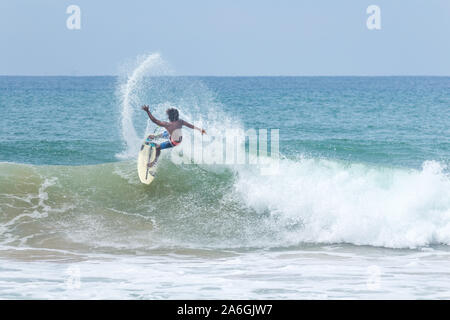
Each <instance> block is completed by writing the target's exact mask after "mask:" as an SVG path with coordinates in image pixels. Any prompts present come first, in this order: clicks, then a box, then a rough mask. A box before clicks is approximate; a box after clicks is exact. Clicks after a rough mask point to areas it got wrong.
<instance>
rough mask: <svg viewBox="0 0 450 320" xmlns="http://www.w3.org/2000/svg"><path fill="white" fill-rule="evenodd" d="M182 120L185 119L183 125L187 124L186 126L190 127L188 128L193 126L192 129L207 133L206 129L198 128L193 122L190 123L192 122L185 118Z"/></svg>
mask: <svg viewBox="0 0 450 320" xmlns="http://www.w3.org/2000/svg"><path fill="white" fill-rule="evenodd" d="M181 121H183V126H186V127H188V128H191V129H195V130H198V131H200V132H201V133H202V134H206V131H205V130H204V129H201V128H198V127H196V126H194V125H193V124H190V123H189V122H187V121H184V120H181Z"/></svg>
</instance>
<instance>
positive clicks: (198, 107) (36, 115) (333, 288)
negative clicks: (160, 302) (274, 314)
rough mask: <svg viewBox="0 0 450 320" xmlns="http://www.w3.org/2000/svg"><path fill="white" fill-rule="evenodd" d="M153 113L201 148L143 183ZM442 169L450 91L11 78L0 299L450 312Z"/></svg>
mask: <svg viewBox="0 0 450 320" xmlns="http://www.w3.org/2000/svg"><path fill="white" fill-rule="evenodd" d="M143 104H148V105H150V109H151V110H153V111H154V113H155V115H156V116H157V117H158V118H161V119H162V120H165V113H164V111H165V110H166V109H167V108H168V107H169V106H174V107H177V108H178V109H179V110H180V114H181V117H182V118H183V119H186V120H188V121H192V122H196V123H200V122H201V125H202V126H203V127H204V128H205V129H206V131H207V133H208V135H206V136H204V137H203V140H201V139H202V137H201V136H200V134H199V133H198V132H195V133H194V132H193V131H191V130H189V129H183V143H182V144H181V145H180V146H178V147H177V148H175V149H172V150H165V151H163V154H162V157H161V159H160V161H159V163H158V173H157V177H156V179H155V180H154V182H153V183H152V184H151V185H149V186H147V185H144V184H141V183H140V181H139V178H138V176H137V171H136V158H137V153H138V150H139V147H140V143H141V141H142V139H143V138H144V137H145V136H146V134H147V133H152V132H159V131H157V129H156V128H155V126H154V125H153V124H151V123H149V122H148V120H147V116H146V114H145V113H144V112H143V111H142V110H140V106H141V105H143ZM230 129H232V130H237V132H244V133H245V132H250V131H251V130H252V129H254V130H256V132H258V136H259V137H260V136H261V133H260V132H261V131H259V130H260V129H266V130H268V133H269V136H270V133H271V132H274V131H275V130H276V129H278V132H279V143H278V145H279V148H278V150H272V151H273V152H269V153H268V155H266V156H264V155H261V154H260V153H258V154H252V153H251V151H250V148H248V155H247V156H248V157H249V158H250V157H251V156H255V157H256V156H259V158H258V159H259V160H258V161H259V162H257V163H250V161H247V162H248V163H247V162H246V163H244V164H242V163H241V164H239V163H220V161H218V160H217V159H220V154H221V152H222V151H223V150H224V149H225V148H227V147H228V146H229V145H230V144H232V143H235V141H234V140H233V141H229V140H232V139H226V137H227V134H228V132H229V131H228V130H230ZM224 137H225V139H224ZM195 139H200V140H201V146H202V153H201V157H200V158H199V157H198V155H197V154H195V153H194V152H190V151H192V149H191V147H192V146H193V143H194V140H195ZM244 140H245V139H244ZM237 141H238V142H236V143H237V144H238V145H239V143H243V144H244V146H245V147H248V145H249V141H247V142H246V141H244V142H242V141H241V142H239V141H240V140H239V139H237ZM268 144H269V146H275V143H274V141H272V140H270V141H269V142H268ZM269 151H270V149H269ZM218 155H219V157H218ZM274 155H277V157H274ZM175 156H177V157H178V159H180V158H181V159H183V161H182V162H181V163H180V162H177V161H174V159H175V158H174V157H175ZM214 159H215V160H214ZM261 159H262V160H261ZM263 160H264V161H266V162H264V161H263ZM267 163H271V164H276V168H277V170H275V171H270V172H269V174H267V172H264V170H262V168H263V167H264V165H265V164H267ZM449 164H450V77H184V76H176V75H175V74H174V73H173V71H171V70H170V68H169V67H167V64H166V63H165V62H164V61H163V60H162V59H161V57H160V56H158V55H149V56H146V57H142V58H140V59H138V61H136V63H133V64H131V65H130V66H128V68H125V70H124V71H123V74H121V75H120V76H117V77H112V76H111V77H19V76H17V77H10V76H2V77H0V298H1V299H16V298H17V299H30V298H33V299H34V298H38V299H48V298H54V299H72V298H82V299H179V298H181V299H207V298H209V299H247V298H248V299H272V298H273V299H285V298H288V299H341V298H350V299H383V298H388V299H400V298H406V299H428V298H439V299H449V298H450V174H449V168H448V165H449Z"/></svg>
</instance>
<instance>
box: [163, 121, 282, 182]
mask: <svg viewBox="0 0 450 320" xmlns="http://www.w3.org/2000/svg"><path fill="white" fill-rule="evenodd" d="M194 125H195V126H198V127H201V124H199V123H195V124H194ZM172 135H173V136H177V135H181V133H178V132H177V130H175V131H174V132H173V133H172ZM279 149H280V130H279V129H248V130H242V129H227V130H225V131H224V132H223V133H221V134H220V135H216V136H211V135H207V136H202V135H196V134H195V135H194V136H193V139H192V141H191V144H190V145H189V147H184V148H182V155H181V154H180V152H172V153H171V160H172V161H173V162H174V163H175V164H191V163H195V164H206V165H255V166H258V168H259V169H260V172H261V174H262V175H274V174H277V173H278V170H279V160H280V150H279ZM178 150H179V149H178Z"/></svg>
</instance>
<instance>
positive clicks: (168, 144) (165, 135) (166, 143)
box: [159, 131, 174, 150]
mask: <svg viewBox="0 0 450 320" xmlns="http://www.w3.org/2000/svg"><path fill="white" fill-rule="evenodd" d="M161 138H167V139H169V140H167V141H164V142H163V143H161V144H160V145H159V146H160V147H161V150H162V149H169V148H173V147H174V145H173V144H172V142H170V136H169V133H168V132H167V131H164V132H163V133H161Z"/></svg>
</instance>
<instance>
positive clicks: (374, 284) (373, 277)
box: [366, 265, 381, 290]
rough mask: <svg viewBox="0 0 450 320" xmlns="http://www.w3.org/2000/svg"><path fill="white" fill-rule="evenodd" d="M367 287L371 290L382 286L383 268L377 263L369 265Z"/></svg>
mask: <svg viewBox="0 0 450 320" xmlns="http://www.w3.org/2000/svg"><path fill="white" fill-rule="evenodd" d="M366 287H367V289H369V290H378V289H380V287H381V268H380V267H379V266H377V265H372V266H369V267H367V280H366Z"/></svg>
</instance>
